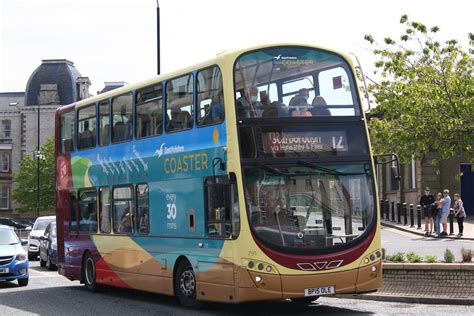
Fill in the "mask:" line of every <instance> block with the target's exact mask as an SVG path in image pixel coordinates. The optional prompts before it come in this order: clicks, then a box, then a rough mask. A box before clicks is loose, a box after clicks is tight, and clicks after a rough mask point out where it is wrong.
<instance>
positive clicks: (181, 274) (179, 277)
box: [174, 260, 203, 309]
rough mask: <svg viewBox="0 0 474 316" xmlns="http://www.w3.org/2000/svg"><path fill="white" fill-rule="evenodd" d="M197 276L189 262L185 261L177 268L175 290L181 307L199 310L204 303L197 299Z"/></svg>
mask: <svg viewBox="0 0 474 316" xmlns="http://www.w3.org/2000/svg"><path fill="white" fill-rule="evenodd" d="M196 285H197V283H196V275H195V274H194V270H193V267H192V266H191V264H190V263H189V261H187V260H183V261H181V262H180V263H179V264H178V267H177V268H176V274H175V278H174V289H175V293H176V296H177V297H178V299H179V302H180V303H181V305H183V306H184V307H186V308H192V309H198V308H200V307H202V305H203V303H202V302H200V301H198V300H197V299H196Z"/></svg>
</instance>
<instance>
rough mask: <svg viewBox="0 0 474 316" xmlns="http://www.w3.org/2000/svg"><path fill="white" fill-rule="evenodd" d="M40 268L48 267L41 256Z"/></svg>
mask: <svg viewBox="0 0 474 316" xmlns="http://www.w3.org/2000/svg"><path fill="white" fill-rule="evenodd" d="M40 267H42V268H44V267H46V261H44V260H43V259H42V258H41V256H40Z"/></svg>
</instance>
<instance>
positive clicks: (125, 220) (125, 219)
mask: <svg viewBox="0 0 474 316" xmlns="http://www.w3.org/2000/svg"><path fill="white" fill-rule="evenodd" d="M118 230H119V231H118V232H119V233H131V232H132V216H131V214H130V208H129V207H127V208H126V209H125V211H124V212H123V213H122V217H121V218H120V225H119V229H118Z"/></svg>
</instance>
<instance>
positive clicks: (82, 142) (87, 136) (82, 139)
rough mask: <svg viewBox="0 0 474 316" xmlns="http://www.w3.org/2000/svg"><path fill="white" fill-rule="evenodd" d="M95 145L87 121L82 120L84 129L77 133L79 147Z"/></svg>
mask: <svg viewBox="0 0 474 316" xmlns="http://www.w3.org/2000/svg"><path fill="white" fill-rule="evenodd" d="M94 145H95V137H94V134H93V133H92V131H91V130H90V129H89V121H84V131H83V132H82V133H81V134H80V135H79V148H90V147H93V146H94Z"/></svg>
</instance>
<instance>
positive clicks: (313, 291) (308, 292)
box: [304, 285, 336, 296]
mask: <svg viewBox="0 0 474 316" xmlns="http://www.w3.org/2000/svg"><path fill="white" fill-rule="evenodd" d="M334 293H336V291H335V290H334V286H333V285H332V286H323V287H313V288H309V289H304V296H318V295H328V294H334Z"/></svg>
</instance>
